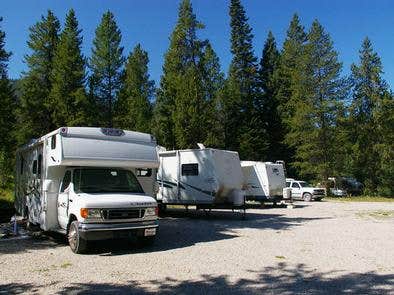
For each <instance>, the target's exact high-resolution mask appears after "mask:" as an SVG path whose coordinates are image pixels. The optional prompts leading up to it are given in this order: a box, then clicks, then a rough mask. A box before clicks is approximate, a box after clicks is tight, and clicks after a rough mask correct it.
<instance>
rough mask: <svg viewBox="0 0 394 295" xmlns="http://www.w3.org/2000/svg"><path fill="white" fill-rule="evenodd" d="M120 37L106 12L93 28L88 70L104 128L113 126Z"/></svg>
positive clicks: (120, 63)
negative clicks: (94, 33) (93, 35)
mask: <svg viewBox="0 0 394 295" xmlns="http://www.w3.org/2000/svg"><path fill="white" fill-rule="evenodd" d="M121 39H122V36H121V33H120V30H119V28H118V26H117V24H116V21H115V17H114V15H113V14H112V13H111V12H110V11H107V12H106V13H104V15H103V17H102V19H101V23H100V24H99V26H98V27H97V29H96V35H95V38H94V40H93V49H92V56H91V58H90V62H89V67H90V70H91V71H92V78H91V79H90V82H91V84H90V86H91V93H92V94H93V95H94V97H95V99H96V100H97V104H98V105H99V109H100V111H101V112H100V115H101V118H100V121H101V122H105V123H104V124H106V125H107V126H108V127H112V125H113V107H114V104H115V102H116V99H117V95H118V92H119V90H120V88H121V83H122V69H123V63H124V57H123V55H122V54H123V47H121V46H120V42H121Z"/></svg>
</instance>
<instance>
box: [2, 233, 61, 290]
mask: <svg viewBox="0 0 394 295" xmlns="http://www.w3.org/2000/svg"><path fill="white" fill-rule="evenodd" d="M66 245H67V244H66V238H65V236H63V235H61V234H58V233H45V234H43V233H39V232H37V233H35V235H34V236H29V237H26V238H22V239H20V238H17V239H15V238H11V239H2V240H0V255H1V254H15V253H20V252H28V251H34V250H41V249H50V248H56V247H64V246H66ZM0 294H1V288H0Z"/></svg>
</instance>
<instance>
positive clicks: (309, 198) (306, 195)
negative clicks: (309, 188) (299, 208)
mask: <svg viewBox="0 0 394 295" xmlns="http://www.w3.org/2000/svg"><path fill="white" fill-rule="evenodd" d="M302 198H303V199H304V201H305V202H310V201H312V195H311V194H310V193H305V194H304V195H303V196H302Z"/></svg>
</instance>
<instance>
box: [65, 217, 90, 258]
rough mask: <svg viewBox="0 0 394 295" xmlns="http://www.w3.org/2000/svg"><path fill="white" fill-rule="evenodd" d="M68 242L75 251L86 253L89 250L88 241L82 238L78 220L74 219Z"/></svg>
mask: <svg viewBox="0 0 394 295" xmlns="http://www.w3.org/2000/svg"><path fill="white" fill-rule="evenodd" d="M68 244H69V245H70V248H71V250H72V251H73V252H74V253H77V254H80V253H85V252H86V250H87V241H86V240H84V239H82V238H81V236H80V233H79V229H78V221H73V222H71V224H70V228H69V230H68Z"/></svg>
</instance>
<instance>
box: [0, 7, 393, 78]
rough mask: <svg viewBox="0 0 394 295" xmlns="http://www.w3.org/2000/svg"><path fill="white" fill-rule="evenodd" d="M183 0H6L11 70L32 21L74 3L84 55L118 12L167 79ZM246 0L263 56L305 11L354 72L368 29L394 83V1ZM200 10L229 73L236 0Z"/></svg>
mask: <svg viewBox="0 0 394 295" xmlns="http://www.w3.org/2000/svg"><path fill="white" fill-rule="evenodd" d="M178 5H179V1H174V0H160V1H152V0H149V1H107V0H101V1H92V0H87V1H50V0H45V1H44V0H43V1H3V2H2V4H1V13H2V16H3V18H4V21H3V24H2V28H3V30H4V31H5V32H6V33H7V44H6V49H7V50H8V51H12V53H13V55H12V56H11V58H10V64H9V75H10V77H11V78H19V77H20V73H21V72H22V71H24V70H26V69H27V67H26V65H25V64H24V63H23V57H24V55H26V54H29V51H28V49H27V46H26V41H27V40H28V28H29V26H31V25H32V24H34V23H35V22H36V21H37V19H39V17H40V16H41V15H42V14H44V15H45V14H46V11H47V9H51V10H53V11H54V13H55V15H56V16H58V17H59V19H60V21H61V23H64V18H65V16H66V13H67V11H68V10H69V9H70V8H74V9H75V13H76V16H77V18H78V20H79V24H80V27H81V29H82V30H83V31H82V36H83V39H84V40H83V44H82V45H83V47H82V48H83V54H84V55H85V56H87V57H90V55H91V47H92V41H93V38H94V33H95V29H96V27H97V25H98V24H99V22H100V19H101V16H102V14H103V13H104V12H105V11H106V10H108V9H109V10H110V11H112V12H113V14H114V16H115V19H116V21H117V24H118V25H119V28H120V30H121V32H122V46H124V49H125V52H130V51H131V50H132V49H133V48H134V47H135V46H136V45H137V43H141V45H142V47H143V48H144V49H145V50H146V51H147V52H148V53H149V59H150V64H149V71H150V74H151V77H152V78H153V79H154V80H155V81H156V82H159V80H160V75H161V74H162V65H163V61H164V53H165V52H166V50H167V49H168V46H169V36H170V34H171V32H172V30H173V28H174V26H175V23H176V21H177V9H178ZM243 5H244V7H245V10H246V14H247V16H248V18H249V24H250V26H251V27H252V30H253V31H252V32H253V34H254V36H255V37H254V39H253V45H254V52H255V55H256V56H261V52H262V48H263V45H264V42H265V40H266V38H267V34H268V31H269V30H272V32H273V34H274V36H275V39H276V41H277V44H278V46H279V47H280V46H281V45H282V44H283V40H284V38H285V36H286V30H287V28H288V25H289V22H290V19H291V17H292V15H293V13H295V12H297V13H298V14H299V16H300V20H301V23H302V24H303V25H304V26H305V27H307V28H309V27H310V26H311V24H312V22H313V20H314V19H315V18H317V19H319V22H320V23H321V24H322V25H323V26H324V28H325V29H326V30H327V32H328V33H329V34H330V36H331V37H332V39H333V42H334V47H335V49H336V50H337V51H338V52H339V60H340V61H342V62H343V64H344V67H343V71H344V72H345V73H346V74H347V73H349V72H350V65H351V63H353V62H356V61H357V57H358V50H359V48H360V44H361V42H362V40H363V39H364V37H365V36H368V37H369V38H370V39H371V41H372V42H373V44H374V48H375V50H376V51H377V52H378V53H379V55H380V57H381V59H382V63H383V65H384V72H385V73H384V75H383V77H384V78H385V79H386V80H387V82H388V83H389V84H390V85H393V84H394V54H393V52H394V42H392V38H394V37H393V34H392V33H391V32H390V30H391V28H393V27H394V18H393V17H392V11H394V2H393V1H390V0H380V1H376V2H371V1H367V0H357V1H356V0H355V1H339V0H334V1H323V2H321V1H311V0H305V1H289V0H277V1H257V0H245V1H243ZM193 7H194V12H195V13H196V15H197V17H198V19H199V20H201V21H202V22H203V23H204V24H205V29H204V30H201V32H199V34H200V37H201V38H209V40H210V41H211V43H212V47H213V48H214V50H215V52H216V53H217V55H218V57H219V59H220V63H221V67H222V70H224V71H225V72H227V69H228V66H229V64H230V61H231V52H230V42H229V36H230V26H229V23H230V19H229V16H228V1H225V0H215V1H206V0H194V1H193Z"/></svg>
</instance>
